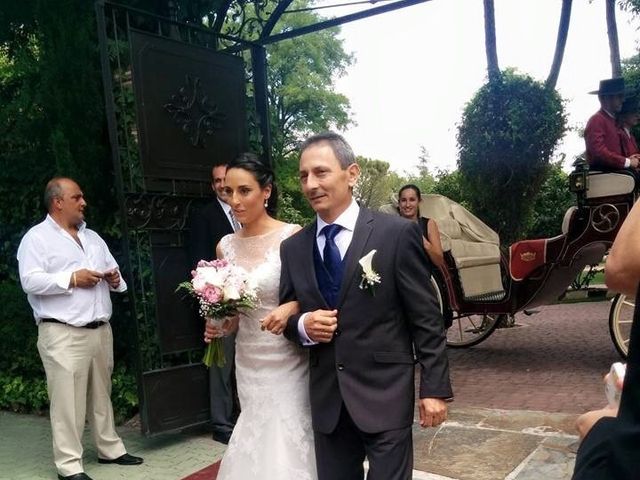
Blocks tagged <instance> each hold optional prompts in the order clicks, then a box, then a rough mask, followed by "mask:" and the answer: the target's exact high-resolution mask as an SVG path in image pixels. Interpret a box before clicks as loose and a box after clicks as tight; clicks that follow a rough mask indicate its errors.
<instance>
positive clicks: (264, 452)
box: [218, 225, 317, 480]
mask: <svg viewBox="0 0 640 480" xmlns="http://www.w3.org/2000/svg"><path fill="white" fill-rule="evenodd" d="M296 228H297V227H296V226H295V225H286V226H284V227H283V228H281V229H277V230H276V231H273V232H269V233H267V234H265V235H258V236H255V237H247V238H240V237H238V236H237V235H227V236H225V237H224V238H223V239H222V240H221V241H220V246H221V249H222V253H223V256H224V258H225V259H227V260H229V261H230V262H232V263H234V264H236V265H239V266H241V267H243V268H245V269H246V270H247V271H248V272H249V274H250V275H251V277H252V278H253V279H254V281H255V282H256V284H257V285H258V298H259V300H260V304H259V306H258V308H256V309H255V310H252V311H250V312H248V313H247V314H246V315H245V314H242V315H241V316H240V324H239V327H238V334H237V336H236V380H237V383H238V397H239V399H240V410H241V411H240V416H239V417H238V421H237V423H236V426H235V428H234V430H233V435H232V436H231V440H230V441H229V446H228V448H227V451H226V452H225V454H224V457H223V459H222V465H221V466H220V472H219V473H218V480H251V479H264V480H315V479H316V478H317V474H316V460H315V451H314V446H313V432H312V429H311V411H310V406H309V364H308V354H307V352H306V351H305V350H303V349H301V348H300V347H298V346H297V345H294V344H293V343H292V342H290V341H288V340H287V339H286V338H284V337H283V336H282V335H273V334H272V333H269V332H268V331H262V330H260V319H261V318H263V317H264V316H265V315H266V314H268V313H269V312H270V311H271V310H273V309H274V308H275V307H277V306H278V284H279V283H280V243H281V242H282V240H284V239H285V238H287V237H288V236H289V235H291V234H292V233H293V232H294V231H295V229H296Z"/></svg>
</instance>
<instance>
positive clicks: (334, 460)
mask: <svg viewBox="0 0 640 480" xmlns="http://www.w3.org/2000/svg"><path fill="white" fill-rule="evenodd" d="M359 173H360V170H359V167H358V165H357V163H356V162H355V156H354V154H353V151H352V150H351V147H350V146H349V145H348V144H347V143H346V141H345V140H344V139H343V138H342V137H341V136H340V135H337V134H335V133H331V132H329V133H325V134H320V135H315V136H313V137H311V138H309V139H308V140H307V141H305V142H304V143H303V145H302V147H301V156H300V182H301V185H302V190H303V192H304V194H305V196H306V197H307V199H308V201H309V202H310V204H311V206H312V207H313V209H314V210H315V212H316V214H317V218H316V221H315V222H313V223H312V224H311V225H309V226H307V227H306V228H304V229H303V230H301V231H300V233H298V234H296V235H293V236H292V237H290V238H289V239H287V240H285V241H284V242H283V243H282V247H281V260H282V270H281V272H282V273H281V279H280V301H281V302H287V301H291V300H297V301H298V302H299V304H300V314H297V315H294V316H292V317H290V318H289V321H288V324H287V326H286V329H285V332H284V333H285V336H286V337H287V338H288V339H289V340H291V341H294V342H297V343H299V344H301V345H303V346H308V347H309V349H310V367H311V368H310V387H309V388H310V394H311V413H312V420H313V429H314V437H315V444H316V459H317V466H318V478H319V479H320V480H362V478H363V476H364V467H363V461H364V459H365V457H366V458H367V459H368V461H369V474H368V477H367V478H368V479H369V480H407V479H410V478H411V470H412V465H413V444H412V436H411V426H412V423H413V416H414V396H415V395H414V368H415V367H414V363H416V362H417V363H418V364H419V365H420V391H419V398H420V399H419V405H418V406H419V414H420V424H421V426H423V427H434V426H437V425H439V424H440V423H442V422H443V421H444V420H446V417H447V405H446V403H445V401H446V400H447V399H450V398H451V397H452V395H453V394H452V390H451V384H450V381H449V367H448V360H447V355H446V351H445V335H444V327H443V325H444V324H443V319H442V315H441V314H440V310H439V308H438V305H437V303H436V299H435V296H434V292H433V291H432V289H431V286H430V283H429V277H430V274H431V273H430V269H431V264H430V262H429V260H428V258H427V256H426V254H425V252H424V249H423V247H422V236H421V232H420V230H419V228H418V226H417V224H415V223H413V222H410V221H408V220H406V219H403V218H401V217H392V216H389V215H385V214H381V213H378V212H373V211H371V210H368V209H367V208H364V207H361V206H359V205H358V204H357V203H356V201H355V200H354V198H353V187H354V185H355V184H356V182H357V180H358V176H359ZM414 359H415V360H414Z"/></svg>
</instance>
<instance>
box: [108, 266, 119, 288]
mask: <svg viewBox="0 0 640 480" xmlns="http://www.w3.org/2000/svg"><path fill="white" fill-rule="evenodd" d="M104 279H105V280H106V281H107V283H108V284H109V287H111V288H113V289H114V290H115V289H117V288H118V287H119V286H120V272H119V271H118V269H117V268H114V269H113V270H109V271H107V272H104Z"/></svg>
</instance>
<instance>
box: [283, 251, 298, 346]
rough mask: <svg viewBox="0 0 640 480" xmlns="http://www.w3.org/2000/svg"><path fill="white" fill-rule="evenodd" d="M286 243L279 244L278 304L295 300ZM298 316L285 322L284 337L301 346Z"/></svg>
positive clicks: (293, 316)
mask: <svg viewBox="0 0 640 480" xmlns="http://www.w3.org/2000/svg"><path fill="white" fill-rule="evenodd" d="M288 243H289V242H287V241H286V240H285V241H284V242H282V244H280V264H281V267H280V291H279V299H280V304H281V305H282V304H283V303H287V302H292V301H294V300H297V298H296V291H295V288H294V287H293V281H292V280H291V276H290V274H289V261H288V258H287V244H288ZM299 318H300V314H296V315H292V316H291V317H289V320H288V321H287V326H286V327H285V329H284V332H283V334H284V336H285V337H286V338H287V339H288V340H290V341H292V342H294V343H297V344H301V342H300V336H299V335H298V319H299Z"/></svg>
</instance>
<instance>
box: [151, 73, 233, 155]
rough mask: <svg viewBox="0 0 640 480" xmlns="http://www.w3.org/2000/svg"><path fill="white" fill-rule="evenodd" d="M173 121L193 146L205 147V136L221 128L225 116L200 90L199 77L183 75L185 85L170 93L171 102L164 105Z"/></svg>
mask: <svg viewBox="0 0 640 480" xmlns="http://www.w3.org/2000/svg"><path fill="white" fill-rule="evenodd" d="M164 109H165V110H166V111H167V112H168V113H169V115H171V118H172V119H173V121H174V122H175V123H176V124H177V125H178V126H179V127H180V128H181V129H182V131H183V132H185V133H186V135H187V138H188V139H189V142H190V143H191V145H193V146H194V147H198V148H204V147H205V136H211V135H213V132H214V131H216V130H220V129H221V128H222V122H223V121H224V120H226V118H227V116H226V115H225V114H224V113H221V112H219V111H218V106H217V105H211V104H210V103H209V96H208V95H205V94H204V92H203V91H202V82H201V80H200V77H191V75H185V85H184V86H182V87H180V89H179V90H178V93H175V94H173V95H171V102H170V103H167V104H165V105H164Z"/></svg>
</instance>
